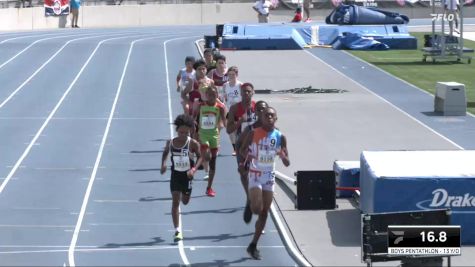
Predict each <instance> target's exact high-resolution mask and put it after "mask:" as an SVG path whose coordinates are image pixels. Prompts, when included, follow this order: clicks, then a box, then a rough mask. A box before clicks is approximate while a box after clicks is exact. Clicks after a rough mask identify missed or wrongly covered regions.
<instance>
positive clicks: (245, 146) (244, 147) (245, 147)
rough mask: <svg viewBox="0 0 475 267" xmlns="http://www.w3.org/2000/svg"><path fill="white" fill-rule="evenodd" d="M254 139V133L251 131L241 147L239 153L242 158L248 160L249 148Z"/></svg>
mask: <svg viewBox="0 0 475 267" xmlns="http://www.w3.org/2000/svg"><path fill="white" fill-rule="evenodd" d="M252 138H254V131H250V132H249V134H247V136H246V137H245V138H244V140H243V141H242V144H241V146H240V147H239V153H240V154H241V156H242V158H244V159H245V158H246V157H247V155H248V153H249V146H250V145H251V141H252Z"/></svg>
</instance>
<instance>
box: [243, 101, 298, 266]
mask: <svg viewBox="0 0 475 267" xmlns="http://www.w3.org/2000/svg"><path fill="white" fill-rule="evenodd" d="M263 119H264V120H263V121H262V127H259V128H256V129H254V130H252V131H251V132H250V133H249V135H248V136H247V137H246V139H245V140H244V141H243V143H242V146H241V148H240V151H239V152H240V153H241V156H243V157H245V156H247V157H248V159H249V160H250V169H249V200H250V204H251V210H252V212H253V213H254V214H257V215H258V216H259V217H258V219H257V221H256V225H255V232H254V237H253V239H252V241H251V243H250V244H249V246H248V247H247V252H248V253H249V255H250V256H251V257H252V258H253V259H256V260H259V259H261V255H260V252H259V250H258V249H257V242H258V241H259V238H260V236H261V234H262V230H263V229H264V227H265V225H266V221H267V215H268V213H269V209H270V206H271V204H272V197H273V194H274V184H275V177H274V171H275V157H276V156H277V155H278V156H279V157H280V158H281V160H282V163H283V164H284V165H285V166H286V167H287V166H289V165H290V161H289V156H288V155H289V153H288V151H287V140H286V138H285V136H284V135H283V134H282V133H281V132H280V131H279V130H277V129H276V128H275V122H276V121H277V113H276V111H275V109H274V108H271V107H268V108H267V109H266V110H265V112H264V118H263Z"/></svg>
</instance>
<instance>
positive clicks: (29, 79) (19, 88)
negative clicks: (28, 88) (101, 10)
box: [0, 34, 124, 108]
mask: <svg viewBox="0 0 475 267" xmlns="http://www.w3.org/2000/svg"><path fill="white" fill-rule="evenodd" d="M114 35H124V34H111V35H108V36H114ZM70 36H74V35H70ZM106 36H107V35H106ZM61 37H63V36H61ZM97 37H104V36H103V35H95V36H88V37H81V38H76V39H72V40H69V41H67V42H66V43H65V44H64V45H63V46H62V47H61V48H60V49H58V50H57V51H56V53H54V54H53V55H52V56H51V57H50V58H49V59H48V60H47V61H45V62H44V63H43V65H41V66H40V67H39V68H38V69H37V70H36V71H35V72H34V73H33V74H32V75H31V76H30V77H28V79H26V80H25V81H24V82H23V83H22V84H21V85H20V86H18V87H17V88H16V89H15V90H14V91H13V92H12V93H11V94H10V95H9V96H8V97H7V98H6V99H5V100H4V101H3V102H2V103H1V104H0V108H2V107H3V106H5V104H6V103H8V101H10V99H12V97H13V96H15V95H16V94H17V93H18V91H20V90H21V89H22V88H23V87H24V86H25V85H26V84H27V83H28V82H29V81H31V79H33V78H34V77H35V76H36V75H37V74H38V73H39V72H40V71H41V70H42V69H43V68H44V67H45V66H46V65H48V64H49V63H50V62H51V60H53V59H54V58H55V57H56V56H57V55H58V54H59V53H61V51H63V49H64V48H65V47H66V46H68V45H69V44H70V43H72V42H75V41H79V40H83V39H90V38H97ZM53 38H59V37H53ZM53 38H49V39H53ZM42 40H44V39H42ZM35 43H36V42H35ZM33 44H34V43H33ZM33 44H32V45H33ZM11 59H13V58H11ZM6 63H8V62H6ZM4 64H5V63H4ZM2 66H3V65H2ZM2 66H0V69H1V67H2Z"/></svg>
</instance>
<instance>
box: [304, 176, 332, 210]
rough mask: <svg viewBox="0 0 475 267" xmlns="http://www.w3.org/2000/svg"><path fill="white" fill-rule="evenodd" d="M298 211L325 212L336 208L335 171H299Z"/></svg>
mask: <svg viewBox="0 0 475 267" xmlns="http://www.w3.org/2000/svg"><path fill="white" fill-rule="evenodd" d="M296 177H297V209H299V210H324V209H334V208H335V207H336V196H335V195H336V194H335V193H336V184H335V172H334V171H298V172H296Z"/></svg>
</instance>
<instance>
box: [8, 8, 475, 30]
mask: <svg viewBox="0 0 475 267" xmlns="http://www.w3.org/2000/svg"><path fill="white" fill-rule="evenodd" d="M252 5H253V4H252V3H225V4H223V3H204V4H178V5H177V4H158V5H120V6H119V5H117V6H114V5H113V6H107V5H105V6H83V7H81V10H80V12H79V26H81V27H86V28H98V27H136V26H157V25H199V24H217V23H230V22H241V23H253V22H256V21H257V17H256V13H255V12H254V10H252V8H251V7H252ZM385 10H388V11H394V12H399V13H401V14H405V15H407V16H409V17H410V18H431V16H430V13H431V9H430V8H422V7H421V8H387V9H385ZM330 12H331V10H329V9H312V17H313V18H314V19H324V18H325V17H326V16H327V15H328V14H329V13H330ZM464 13H465V14H466V15H470V17H473V14H475V6H470V7H467V8H465V11H464ZM271 14H272V16H271V19H270V20H271V21H273V22H278V21H290V20H291V19H292V17H293V11H292V10H281V9H279V10H273V11H272V12H271ZM69 26H70V17H66V16H60V17H45V15H44V8H43V7H33V8H3V9H0V31H12V30H34V29H54V28H64V27H69Z"/></svg>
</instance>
